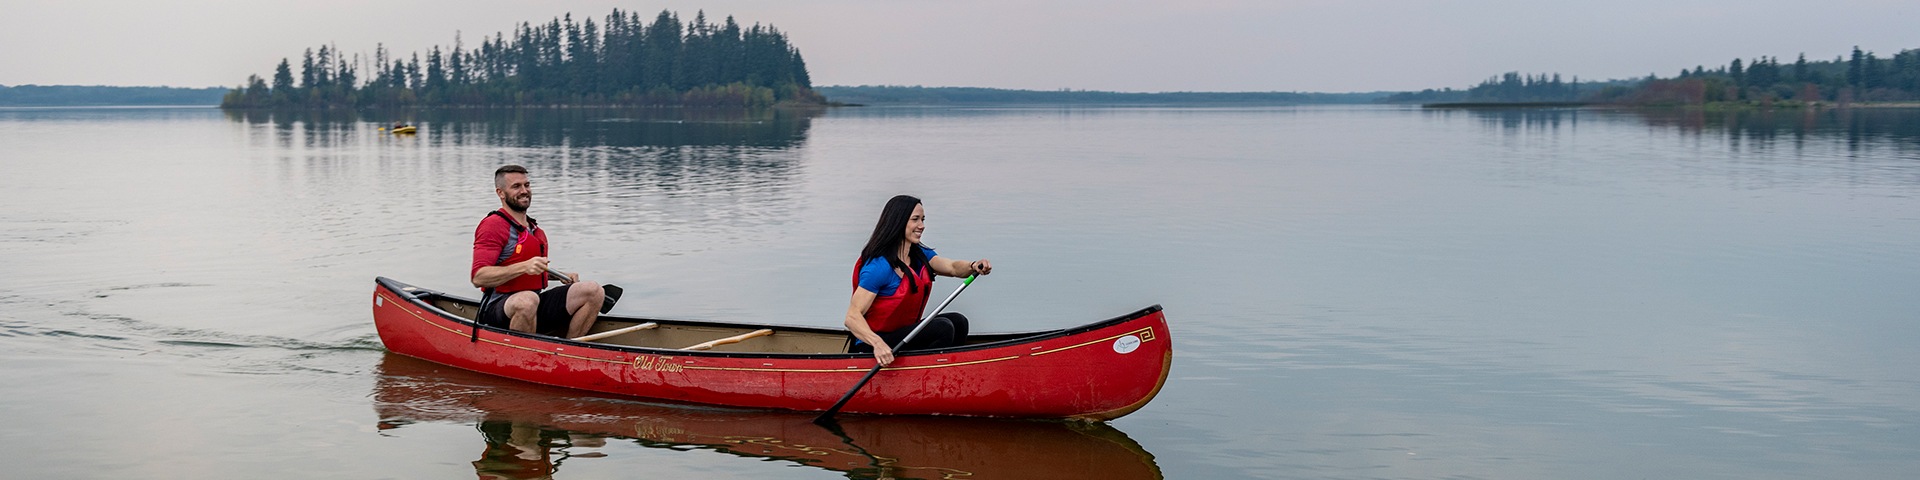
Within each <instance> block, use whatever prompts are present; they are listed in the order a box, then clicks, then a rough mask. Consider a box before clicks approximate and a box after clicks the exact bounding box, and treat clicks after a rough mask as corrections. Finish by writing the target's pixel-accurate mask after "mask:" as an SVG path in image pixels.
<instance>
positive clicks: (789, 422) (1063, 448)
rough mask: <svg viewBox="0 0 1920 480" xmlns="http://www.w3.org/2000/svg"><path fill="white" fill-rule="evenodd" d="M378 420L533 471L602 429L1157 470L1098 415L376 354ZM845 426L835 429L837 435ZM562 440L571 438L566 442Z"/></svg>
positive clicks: (877, 458) (483, 464)
mask: <svg viewBox="0 0 1920 480" xmlns="http://www.w3.org/2000/svg"><path fill="white" fill-rule="evenodd" d="M373 406H374V411H375V413H377V414H378V415H379V416H380V428H381V429H396V428H406V426H407V425H408V424H411V423H420V422H454V423H477V424H478V425H479V426H480V430H481V432H482V437H483V440H484V441H485V442H486V443H487V450H486V451H485V452H484V453H483V454H482V455H481V460H480V461H476V462H474V466H475V468H476V469H479V470H481V473H482V474H483V476H504V477H521V476H536V477H537V476H544V475H550V474H552V473H554V470H556V469H557V468H559V465H560V463H561V460H556V459H555V457H560V458H561V459H564V458H565V457H567V456H569V455H580V454H582V453H588V454H597V453H593V452H582V450H586V449H582V448H579V447H582V446H596V445H602V444H604V443H605V441H606V439H607V438H616V439H632V440H637V441H638V442H637V443H638V444H639V445H642V446H647V447H659V448H674V449H680V450H686V449H687V448H688V447H692V448H694V449H701V450H710V451H715V452H721V453H726V454H730V455H737V456H741V457H748V458H763V459H775V460H783V461H788V462H793V463H795V464H800V465H806V466H811V467H816V468H821V469H826V470H832V471H838V472H846V473H849V474H851V475H849V476H850V477H854V478H887V477H892V478H1047V479H1075V478H1088V479H1094V478H1099V479H1136V478H1138V479H1147V478H1160V470H1159V467H1158V466H1157V465H1155V464H1154V460H1153V455H1151V454H1149V453H1147V452H1146V451H1145V450H1144V449H1142V448H1141V447H1140V445H1139V444H1138V443H1135V442H1134V441H1133V440H1132V439H1130V438H1128V437H1127V435H1126V434H1125V433H1122V432H1120V431H1119V430H1115V429H1114V428H1113V427H1109V426H1107V425H1105V424H1102V423H1083V422H1055V421H1024V420H988V419H977V418H954V417H925V416H907V417H875V416H864V417H845V418H842V419H841V422H840V425H841V426H842V427H843V431H842V432H839V433H835V432H833V431H830V430H827V429H825V428H822V427H820V426H818V425H814V424H813V423H812V418H813V417H812V415H809V414H804V413H794V412H768V411H740V410H726V409H713V408H701V407H694V408H687V407H674V406H663V405H654V404H647V403H641V402H635V401H631V400H624V399H620V398H615V397H603V396H599V394H594V393H590V392H581V391H578V390H567V389H559V388H553V387H545V386H540V385H533V384H528V383H523V382H515V381H510V380H502V379H498V378H496V377H491V376H487V375H484V374H479V373H474V372H468V371H464V370H460V369H456V368H451V367H446V366H442V365H437V364H433V363H428V362H424V361H420V360H415V359H412V358H406V357H403V356H399V355H387V357H386V359H385V360H384V361H382V362H381V364H380V371H379V376H378V377H377V379H376V380H375V382H374V391H373ZM841 435H844V436H841ZM569 447H572V448H569Z"/></svg>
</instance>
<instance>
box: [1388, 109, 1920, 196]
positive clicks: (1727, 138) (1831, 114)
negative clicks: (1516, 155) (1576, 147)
mask: <svg viewBox="0 0 1920 480" xmlns="http://www.w3.org/2000/svg"><path fill="white" fill-rule="evenodd" d="M1426 114H1427V115H1430V116H1435V117H1439V118H1450V117H1452V116H1454V115H1471V118H1473V119H1474V120H1476V121H1478V122H1479V123H1480V125H1481V126H1483V127H1485V128H1486V129H1488V130H1492V131H1496V132H1499V133H1501V134H1502V135H1503V136H1507V137H1534V136H1540V137H1547V136H1560V135H1568V134H1570V133H1571V132H1572V130H1574V129H1577V128H1580V127H1587V128H1588V129H1589V130H1602V131H1605V132H1609V134H1621V133H1624V132H1629V131H1632V129H1633V128H1637V127H1644V128H1647V129H1649V133H1662V134H1671V135H1677V136H1680V137H1683V138H1689V139H1691V140H1694V141H1695V142H1694V143H1695V145H1709V146H1713V147H1714V148H1713V149H1711V150H1709V151H1721V150H1720V149H1721V148H1724V152H1726V153H1724V154H1725V155H1732V156H1734V158H1735V159H1737V161H1731V162H1716V163H1705V164H1695V165H1694V167H1696V168H1703V169H1717V170H1718V171H1721V172H1723V173H1724V174H1725V175H1729V176H1750V175H1766V176H1767V177H1766V178H1767V179H1769V180H1777V179H1780V178H1785V177H1780V176H1778V174H1780V173H1781V172H1780V171H1755V170H1746V169H1743V168H1744V167H1753V166H1759V165H1764V164H1774V165H1795V166H1804V167H1812V168H1817V169H1820V170H1821V171H1822V173H1821V174H1820V175H1817V176H1808V175H1805V173H1806V172H1805V171H1802V172H1799V173H1794V174H1793V178H1802V179H1815V178H1826V179H1836V180H1839V181H1844V182H1847V183H1850V184H1883V185H1915V184H1920V162H1915V161H1912V160H1911V159H1912V158H1913V155H1915V154H1916V153H1917V152H1920V111H1915V110H1911V109H1893V108H1851V109H1840V108H1820V109H1813V108H1804V109H1733V110H1706V109H1699V108H1646V109H1531V108H1490V109H1469V110H1428V111H1427V113H1426ZM1622 126H1626V127H1627V128H1626V129H1622V128H1621V127H1622ZM1563 129H1565V130H1564V131H1563ZM1634 138H1635V137H1627V136H1614V137H1611V138H1608V139H1607V140H1605V141H1607V142H1613V143H1611V144H1610V147H1611V148H1615V149H1616V150H1619V151H1622V152H1632V151H1636V150H1631V149H1632V148H1635V147H1634V144H1632V143H1631V142H1634V141H1635V139H1634ZM1637 138H1642V139H1644V138H1645V137H1644V136H1640V137H1637ZM1623 148H1624V149H1627V150H1620V149H1623ZM1675 148H1679V147H1674V146H1668V145H1654V146H1646V148H1643V149H1640V150H1637V151H1638V152H1641V153H1643V154H1653V155H1657V154H1659V153H1663V152H1669V151H1674V150H1673V149H1675ZM1623 154H1626V155H1633V153H1623ZM1699 171H1708V170H1699Z"/></svg>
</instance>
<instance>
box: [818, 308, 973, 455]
mask: <svg viewBox="0 0 1920 480" xmlns="http://www.w3.org/2000/svg"><path fill="white" fill-rule="evenodd" d="M976 277H979V275H968V276H967V280H966V281H963V282H960V288H956V289H953V294H952V295H947V300H946V301H943V302H940V306H938V307H934V308H933V311H931V312H927V316H926V317H923V318H921V319H920V323H919V324H917V325H914V326H913V330H909V331H907V336H906V337H905V338H901V339H900V343H897V344H894V345H893V349H894V350H895V351H896V352H898V351H899V349H900V347H904V346H906V345H907V342H910V341H913V336H914V335H919V334H920V329H922V328H927V321H929V320H933V317H934V316H935V315H939V314H940V311H942V310H946V309H947V304H950V303H953V299H955V298H959V297H960V292H964V291H966V290H967V286H968V285H972V284H973V279H974V278H976ZM884 367H886V365H881V364H880V363H879V361H877V360H876V361H875V362H874V364H873V369H872V370H868V371H867V376H864V377H860V383H856V384H853V388H852V389H849V390H847V394H846V395H841V396H840V401H838V402H833V406H831V407H827V411H826V412H823V413H821V414H820V417H819V418H815V419H813V423H824V422H830V421H833V414H834V413H835V412H839V411H840V407H844V406H847V401H848V400H852V399H853V394H855V393H860V388H861V387H865V386H867V382H869V381H872V380H873V376H874V374H878V373H880V369H881V368H884Z"/></svg>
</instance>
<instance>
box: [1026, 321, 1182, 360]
mask: <svg viewBox="0 0 1920 480" xmlns="http://www.w3.org/2000/svg"><path fill="white" fill-rule="evenodd" d="M1120 337H1135V338H1139V339H1140V343H1147V342H1151V341H1153V339H1154V336H1153V327H1143V328H1141V329H1139V330H1134V331H1131V332H1127V333H1122V334H1119V335H1114V336H1111V337H1107V338H1102V339H1099V340H1093V341H1089V342H1086V343H1081V344H1077V345H1068V346H1065V347H1060V348H1056V349H1052V350H1046V351H1040V352H1033V353H1029V354H1027V355H1032V356H1040V355H1046V354H1049V353H1054V352H1061V351H1066V350H1072V349H1075V348H1080V347H1084V346H1087V345H1092V344H1096V343H1101V342H1106V341H1110V340H1118V339H1119V338H1120ZM1116 346H1117V345H1116ZM1135 347H1138V345H1135ZM1036 348H1038V347H1036Z"/></svg>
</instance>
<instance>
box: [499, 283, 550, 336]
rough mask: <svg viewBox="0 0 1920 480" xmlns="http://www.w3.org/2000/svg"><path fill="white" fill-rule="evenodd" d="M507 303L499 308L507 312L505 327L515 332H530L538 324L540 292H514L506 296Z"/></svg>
mask: <svg viewBox="0 0 1920 480" xmlns="http://www.w3.org/2000/svg"><path fill="white" fill-rule="evenodd" d="M505 301H506V302H507V303H506V304H505V305H501V306H500V308H501V309H502V310H503V311H505V312H506V314H507V328H511V329H513V331H516V332H528V333H532V332H533V330H534V329H536V328H539V326H540V315H539V313H540V294H539V293H537V292H530V291H529V292H516V293H514V294H513V296H510V297H507V299H506V300H505Z"/></svg>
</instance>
